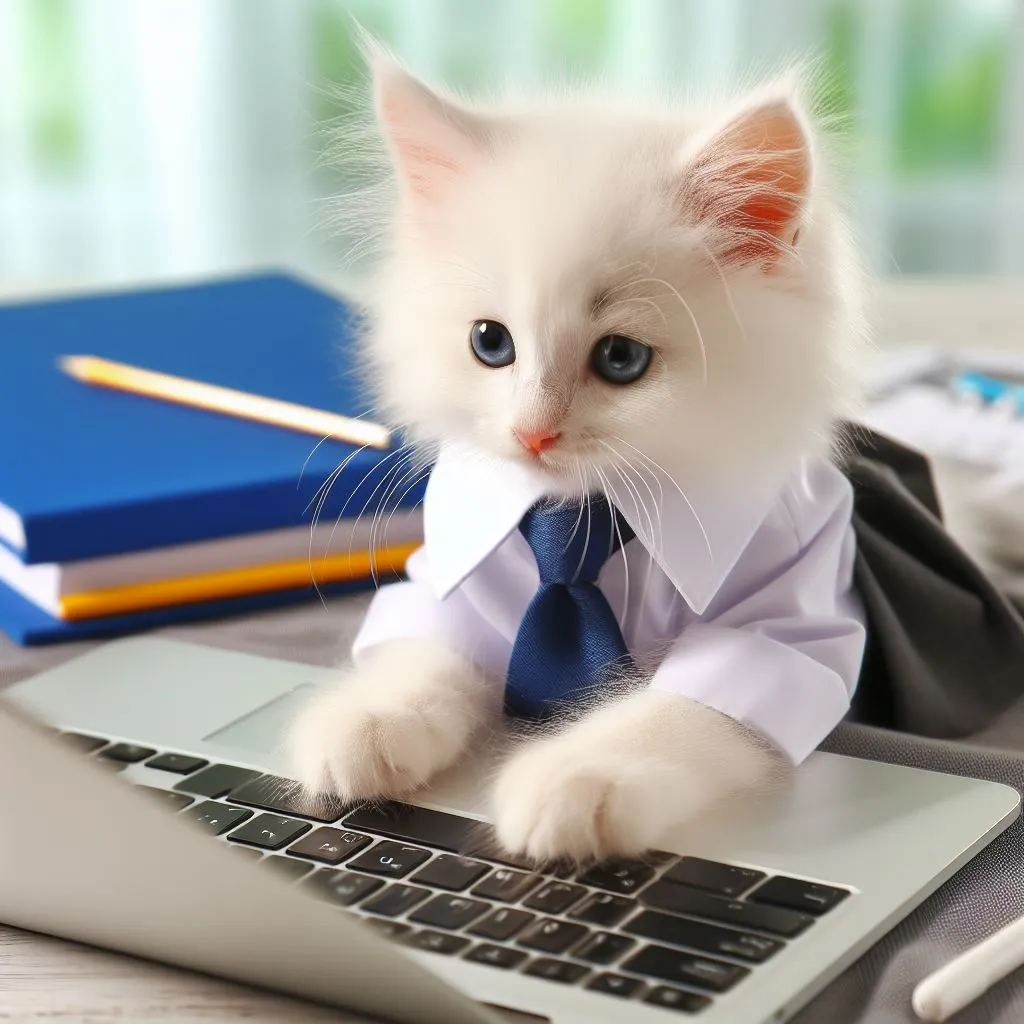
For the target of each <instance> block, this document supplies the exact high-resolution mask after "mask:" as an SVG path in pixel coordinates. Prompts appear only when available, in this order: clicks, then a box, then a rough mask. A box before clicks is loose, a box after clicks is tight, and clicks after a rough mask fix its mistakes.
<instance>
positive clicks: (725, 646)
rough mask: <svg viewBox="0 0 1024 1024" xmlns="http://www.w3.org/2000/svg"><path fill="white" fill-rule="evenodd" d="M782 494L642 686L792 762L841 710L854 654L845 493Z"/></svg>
mask: <svg viewBox="0 0 1024 1024" xmlns="http://www.w3.org/2000/svg"><path fill="white" fill-rule="evenodd" d="M836 476H837V477H839V481H840V482H839V483H832V484H830V486H829V488H828V494H827V495H825V496H824V498H823V496H822V495H820V494H818V495H812V494H807V495H803V496H801V495H799V494H791V495H790V496H789V497H788V498H787V499H786V500H783V501H781V502H780V503H779V505H778V507H777V510H776V512H775V514H774V515H773V516H772V517H770V519H769V520H767V521H766V522H765V524H763V526H762V528H761V530H760V531H759V533H758V535H756V536H755V537H754V539H753V541H752V542H751V544H750V546H749V547H748V549H747V551H745V552H744V554H743V556H741V558H740V560H739V562H738V563H737V565H736V566H735V568H734V569H733V571H732V572H731V573H730V575H729V578H728V579H727V580H726V582H725V583H724V584H723V586H722V588H721V589H720V591H719V593H718V595H716V597H715V600H714V601H713V602H712V603H711V605H710V606H709V607H708V609H707V611H706V613H705V614H704V615H702V616H700V617H698V618H696V619H695V620H693V621H692V622H690V623H689V624H688V625H686V627H685V628H684V629H683V630H682V632H681V634H680V636H679V637H678V639H677V640H675V641H674V643H673V645H672V647H671V649H670V650H669V652H668V654H667V655H666V657H665V658H664V660H663V661H662V662H661V664H660V665H659V667H658V669H657V671H656V672H655V673H654V676H653V677H652V680H651V685H652V686H654V687H656V688H657V689H661V690H666V691H671V692H673V693H679V694H681V695H683V696H686V697H690V698H692V699H694V700H698V701H700V702H701V703H703V704H706V705H708V706H709V707H712V708H715V709H716V710H718V711H721V712H722V713H723V714H726V715H729V716H730V717H731V718H734V719H735V720H736V721H738V722H742V723H743V724H744V725H747V726H750V727H751V728H753V729H755V730H757V731H759V732H760V733H762V734H763V735H764V736H766V737H767V738H768V739H769V740H771V741H772V743H774V744H775V745H776V746H777V747H779V749H780V750H781V751H782V752H783V753H784V754H786V755H787V756H788V757H789V758H790V759H791V760H792V761H793V763H794V764H799V763H800V762H801V761H803V760H804V759H805V758H806V757H807V756H808V755H809V754H810V753H811V752H812V751H813V750H814V748H815V747H816V746H817V745H818V744H819V743H820V742H821V741H822V740H823V739H824V738H825V737H826V736H827V735H828V734H829V733H830V732H831V731H832V729H834V728H835V726H836V725H837V724H838V723H839V722H840V721H841V719H842V718H843V717H844V716H845V714H846V713H847V711H848V710H849V707H850V699H851V696H852V694H853V691H854V689H855V687H856V683H857V677H858V675H859V672H860V665H861V659H862V657H863V653H864V642H865V630H864V626H863V621H862V620H863V613H862V611H861V610H860V606H859V602H858V600H857V597H856V594H855V592H854V590H853V585H852V575H853V559H854V553H855V538H854V535H853V528H852V526H851V524H850V512H851V506H852V493H851V492H850V489H849V485H848V483H847V482H846V480H845V478H843V477H841V476H840V475H839V474H836Z"/></svg>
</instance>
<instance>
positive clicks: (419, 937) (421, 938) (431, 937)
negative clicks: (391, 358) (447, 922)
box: [406, 929, 469, 956]
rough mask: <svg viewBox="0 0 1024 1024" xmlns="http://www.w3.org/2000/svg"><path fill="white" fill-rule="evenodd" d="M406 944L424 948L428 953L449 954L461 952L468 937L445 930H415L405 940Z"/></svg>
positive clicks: (465, 945) (466, 943) (467, 942)
mask: <svg viewBox="0 0 1024 1024" xmlns="http://www.w3.org/2000/svg"><path fill="white" fill-rule="evenodd" d="M406 945H408V946H412V948H413V949H425V950H427V952H429V953H440V954H442V955H443V956H451V955H452V954H454V953H461V952H462V951H463V950H464V949H465V948H466V947H467V946H468V945H469V939H464V938H462V937H461V936H459V935H449V934H448V933H446V932H434V931H430V930H429V929H427V930H424V931H422V932H415V933H413V934H412V935H411V936H409V938H408V939H407V940H406Z"/></svg>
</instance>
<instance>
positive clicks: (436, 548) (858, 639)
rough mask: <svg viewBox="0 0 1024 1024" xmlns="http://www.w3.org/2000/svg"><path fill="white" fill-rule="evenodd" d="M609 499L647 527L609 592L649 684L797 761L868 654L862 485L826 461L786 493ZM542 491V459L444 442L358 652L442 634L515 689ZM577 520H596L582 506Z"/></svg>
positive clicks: (617, 558)
mask: <svg viewBox="0 0 1024 1024" xmlns="http://www.w3.org/2000/svg"><path fill="white" fill-rule="evenodd" d="M631 483H632V484H633V486H632V487H626V486H624V485H620V486H619V487H618V488H616V487H615V486H614V485H613V486H612V488H611V489H610V490H609V498H610V499H611V501H612V503H613V504H614V505H615V506H616V507H617V508H618V509H619V511H620V512H621V513H622V515H623V517H624V518H625V520H626V522H628V523H629V525H630V527H631V528H632V530H633V532H634V534H635V537H634V539H633V540H631V541H629V542H628V543H627V544H626V545H625V546H624V547H623V548H622V550H621V551H620V552H618V553H616V554H615V555H613V556H612V558H610V559H609V560H608V562H607V563H606V564H605V566H604V568H603V570H602V571H601V574H600V576H599V578H598V586H599V587H600V588H601V590H602V592H603V593H604V595H605V596H606V597H607V599H608V601H609V603H610V605H611V607H612V609H613V611H614V612H615V614H616V617H617V619H618V621H619V625H620V627H621V628H622V635H623V638H624V639H625V642H626V646H627V647H628V648H629V650H630V652H631V653H632V655H633V657H634V659H635V660H636V661H637V663H638V664H640V665H648V666H652V667H653V674H652V676H651V682H650V685H651V686H654V687H657V688H658V689H661V690H667V691H671V692H673V693H679V694H682V695H683V696H686V697H690V698H692V699H693V700H697V701H700V702H702V703H704V704H706V705H708V706H710V707H712V708H716V709H717V710H719V711H721V712H723V713H724V714H726V715H730V716H731V717H732V718H734V719H736V720H737V721H739V722H742V723H744V724H745V725H748V726H750V727H752V728H754V729H757V730H759V731H760V732H761V733H763V734H764V735H765V736H766V737H768V738H769V739H770V740H771V741H772V742H773V743H774V744H775V745H776V746H778V747H779V748H780V749H781V750H782V751H783V752H784V753H785V754H786V755H788V757H789V758H790V759H792V761H793V762H794V763H799V762H800V761H802V760H803V759H804V758H805V757H807V755H808V754H810V753H811V751H812V750H814V748H815V747H816V746H817V745H818V744H819V743H820V742H821V740H822V739H824V737H825V736H826V735H828V733H829V732H830V731H831V730H832V729H833V728H834V727H835V726H836V724H837V723H838V722H839V721H840V719H842V718H843V716H844V715H845V714H846V712H847V710H848V709H849V706H850V698H851V695H852V693H853V690H854V687H855V686H856V683H857V677H858V674H859V672H860V665H861V659H862V656H863V652H864V641H865V629H864V625H863V619H864V616H863V610H862V607H861V604H860V601H859V598H858V596H857V594H856V592H855V590H854V587H853V582H852V575H853V560H854V551H855V538H854V533H853V527H852V525H851V522H850V515H851V510H852V506H853V493H852V489H851V487H850V484H849V482H848V480H847V479H846V477H845V476H844V475H843V474H842V473H841V472H840V471H839V470H838V469H837V468H836V467H835V466H833V465H832V464H831V463H829V462H826V461H824V460H821V461H815V462H808V463H805V464H804V465H803V466H802V467H801V470H800V472H799V473H797V474H796V475H795V476H794V477H793V478H792V479H791V480H790V481H788V482H787V483H786V484H785V485H784V486H783V487H782V488H781V490H779V489H778V488H774V487H773V488H772V489H771V490H770V492H769V491H766V492H765V493H763V494H762V495H761V496H758V495H757V494H756V493H747V494H744V495H743V496H742V500H741V499H740V498H739V497H736V496H734V497H732V498H726V497H724V496H723V495H722V494H717V495H716V494H714V493H712V492H710V491H709V493H706V494H704V493H700V491H699V490H698V489H696V488H692V487H691V488H688V489H687V491H686V494H685V497H684V496H683V493H682V492H681V491H680V490H679V488H678V487H676V486H675V485H674V484H673V483H672V482H671V481H670V480H669V479H668V478H667V477H661V478H659V477H657V475H656V474H653V473H652V474H645V476H644V483H643V484H642V485H641V483H640V477H639V475H636V476H634V477H633V478H632V480H631ZM544 496H545V483H544V480H543V478H542V477H541V476H540V475H539V474H538V473H537V472H535V471H534V470H533V469H532V468H531V467H530V466H527V465H521V464H518V463H509V462H499V461H497V460H493V459H490V458H487V457H484V456H481V455H480V454H478V453H475V452H472V451H469V450H467V449H462V448H455V447H449V448H447V449H445V450H444V451H442V453H441V456H440V458H439V459H438V462H437V464H436V466H435V468H434V470H433V473H432V474H431V478H430V482H429V483H428V485H427V492H426V498H425V500H424V529H425V543H424V546H423V547H422V548H420V549H419V550H418V551H417V552H416V553H415V554H413V556H412V557H411V558H410V559H409V563H408V566H407V575H408V580H407V581H403V582H400V583H394V584H391V585H388V586H385V587H382V588H381V589H380V590H379V591H378V593H377V594H376V596H375V597H374V599H373V601H372V602H371V604H370V609H369V612H368V614H367V617H366V619H365V621H364V623H363V625H362V628H361V630H360V632H359V635H358V636H357V637H356V641H355V644H354V648H353V655H354V657H355V658H356V660H357V661H358V659H359V657H360V655H361V654H362V652H363V651H365V650H366V649H367V648H369V647H372V646H374V645H375V644H379V643H382V642H386V641H388V640H394V639H398V638H407V637H417V636H434V637H438V638H440V639H443V640H444V641H445V642H446V643H447V644H449V645H450V646H451V647H453V648H455V649H457V650H459V651H461V652H463V653H465V654H466V655H467V656H469V657H470V658H472V659H473V660H474V661H475V662H476V663H477V664H479V665H480V666H481V667H482V668H483V669H485V670H486V671H487V672H488V673H489V675H490V676H492V677H493V680H494V685H496V686H502V687H503V686H504V680H505V676H506V674H507V671H508V664H509V659H510V657H511V653H512V645H513V643H514V641H515V637H516V632H517V631H518V628H519V623H520V620H521V619H522V617H523V613H524V612H525V610H526V607H527V605H528V604H529V603H530V601H531V599H532V598H533V596H534V594H535V593H536V592H537V588H538V584H539V577H538V572H537V564H536V561H535V560H534V557H533V552H532V551H531V550H530V547H529V545H528V544H527V542H526V540H525V538H524V537H523V536H522V534H521V533H520V532H519V530H518V525H519V522H520V520H521V519H522V517H523V515H524V514H525V513H526V511H527V510H528V509H529V508H530V507H531V506H532V505H534V504H535V503H536V502H537V501H538V500H540V499H541V498H543V497H544ZM580 528H581V529H585V528H586V513H585V512H584V514H583V519H582V522H581V526H580Z"/></svg>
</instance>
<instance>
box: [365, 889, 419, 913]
mask: <svg viewBox="0 0 1024 1024" xmlns="http://www.w3.org/2000/svg"><path fill="white" fill-rule="evenodd" d="M429 895H430V890H429V889H421V888H420V887H419V886H418V885H405V884H404V883H402V882H392V883H391V884H390V885H388V886H386V887H385V888H384V891H383V892H381V893H379V894H378V895H376V896H374V897H373V899H371V900H369V901H368V902H366V903H364V904H363V905H362V909H363V910H365V911H366V912H367V913H370V914H380V915H381V917H398V916H399V915H400V914H404V913H405V912H406V911H407V910H411V909H412V908H413V907H415V906H416V904H417V903H422V902H423V901H424V900H425V899H426V898H427V897H428V896H429Z"/></svg>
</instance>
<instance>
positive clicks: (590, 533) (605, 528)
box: [505, 496, 633, 718]
mask: <svg viewBox="0 0 1024 1024" xmlns="http://www.w3.org/2000/svg"><path fill="white" fill-rule="evenodd" d="M616 524H617V527H618V528H617V529H616ZM519 529H520V532H521V533H522V534H523V536H524V537H525V538H526V541H527V543H528V544H529V545H530V548H531V549H532V551H533V554H534V557H535V558H536V559H537V569H538V570H539V572H540V586H539V587H538V589H537V593H536V594H535V595H534V597H533V600H532V601H531V602H530V604H529V606H528V607H527V609H526V613H525V614H524V615H523V620H522V622H520V624H519V632H518V633H517V634H516V640H515V644H514V645H513V647H512V660H511V661H510V662H509V667H508V681H507V685H506V687H505V709H506V711H508V712H509V713H510V714H513V715H520V716H523V717H527V718H546V717H547V716H548V715H549V714H551V713H552V712H553V711H555V710H557V708H558V707H559V706H560V705H561V706H565V705H566V704H569V703H570V702H572V701H573V699H574V698H577V697H579V696H581V695H589V694H591V693H592V692H593V690H594V687H595V685H597V684H599V683H600V682H601V679H602V676H604V674H605V672H606V671H607V669H608V667H609V666H610V665H611V664H612V663H613V662H614V663H615V665H616V667H620V666H621V667H627V668H629V667H632V664H633V663H632V659H631V658H630V656H629V651H628V650H627V649H626V643H625V641H624V640H623V639H622V631H621V630H620V629H619V624H618V621H617V620H616V618H615V613H614V612H613V611H612V609H611V606H610V605H609V604H608V599H607V598H606V597H605V596H604V594H602V593H601V591H600V590H599V589H598V588H597V586H596V585H595V581H596V580H597V577H598V574H599V573H600V571H601V567H602V566H603V565H604V563H605V562H607V561H608V559H609V558H610V557H611V556H612V555H613V554H614V553H615V551H616V550H617V549H618V547H619V544H620V536H621V543H622V544H625V543H627V542H628V541H629V540H631V539H632V537H633V531H632V530H630V528H629V526H628V525H627V524H626V522H625V520H623V519H622V517H621V516H620V515H619V513H618V512H616V511H615V510H613V509H612V507H611V506H610V505H609V504H608V501H607V500H606V499H605V498H604V497H603V496H591V497H590V498H589V499H587V501H586V502H585V503H583V507H582V511H581V504H580V503H579V502H576V503H570V504H562V505H553V504H547V505H539V506H536V507H534V508H532V509H531V510H530V511H529V512H527V513H526V515H525V516H524V517H523V521H522V522H521V523H520V524H519Z"/></svg>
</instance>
